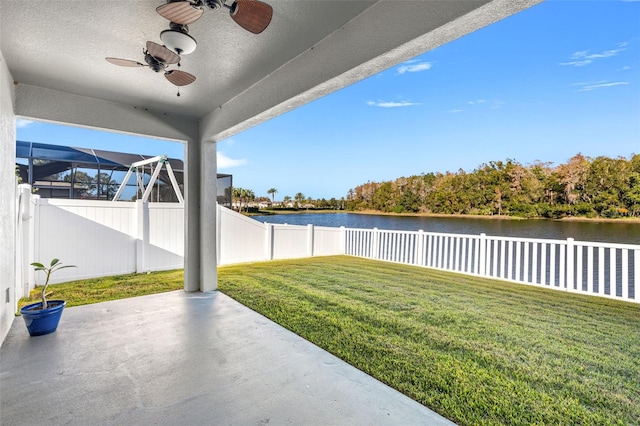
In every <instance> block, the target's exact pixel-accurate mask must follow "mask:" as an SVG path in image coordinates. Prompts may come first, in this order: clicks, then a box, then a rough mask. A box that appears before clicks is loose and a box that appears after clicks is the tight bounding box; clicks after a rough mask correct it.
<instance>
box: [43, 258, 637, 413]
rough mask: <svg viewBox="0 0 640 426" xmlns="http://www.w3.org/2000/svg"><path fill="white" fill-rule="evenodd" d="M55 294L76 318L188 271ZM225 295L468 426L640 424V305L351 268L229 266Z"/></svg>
mask: <svg viewBox="0 0 640 426" xmlns="http://www.w3.org/2000/svg"><path fill="white" fill-rule="evenodd" d="M50 288H51V289H52V291H53V292H54V294H52V295H51V298H65V299H67V300H68V305H69V306H74V305H78V304H82V303H94V302H96V301H100V300H107V299H115V298H121V297H131V296H134V295H141V294H149V293H154V292H160V291H168V290H173V289H179V288H182V271H172V272H165V273H152V274H142V275H126V276H119V277H110V278H105V279H99V280H87V281H84V282H77V283H69V284H61V285H55V286H51V287H50ZM219 288H220V290H221V291H223V292H224V293H226V294H228V295H229V296H231V297H233V298H234V299H236V300H238V301H240V302H241V303H243V304H245V305H247V306H249V307H251V308H252V309H254V310H256V311H258V312H260V313H262V314H264V315H265V316H267V317H269V318H271V319H273V320H274V321H276V322H278V323H279V324H281V325H283V326H284V327H286V328H288V329H290V330H292V331H294V332H295V333H297V334H299V335H301V336H303V337H305V338H306V339H308V340H310V341H312V342H314V343H315V344H317V345H318V346H321V347H323V348H325V349H326V350H328V351H330V352H332V353H334V354H335V355H337V356H339V357H340V358H342V359H344V360H346V361H347V362H349V363H350V364H352V365H354V366H356V367H358V368H359V369H361V370H363V371H365V372H367V373H368V374H370V375H372V376H374V377H376V378H378V379H379V380H381V381H383V382H385V383H387V384H389V385H390V386H392V387H394V388H396V389H398V390H400V391H401V392H403V393H405V394H407V395H409V396H410V397H412V398H414V399H415V400H417V401H419V402H421V403H422V404H424V405H426V406H428V407H430V408H431V409H433V410H435V411H437V412H439V413H440V414H442V415H444V416H445V417H447V418H449V419H451V420H453V421H455V422H457V423H459V424H462V425H465V424H467V425H476V424H584V425H588V424H640V305H636V304H631V303H624V302H618V301H613V300H608V299H602V298H597V297H586V296H577V295H573V294H567V293H564V292H557V291H550V290H542V289H538V288H534V287H529V286H525V285H518V284H509V283H505V282H500V281H491V280H486V279H480V278H473V277H469V276H464V275H456V274H450V273H444V272H438V271H433V270H428V269H423V268H417V267H409V266H402V265H396V264H390V263H383V262H375V261H369V260H364V259H358V258H352V257H346V256H339V257H324V258H322V257H321V258H312V259H302V260H289V261H274V262H266V263H255V264H245V265H238V266H226V267H221V268H219ZM80 301H81V303H79V302H80Z"/></svg>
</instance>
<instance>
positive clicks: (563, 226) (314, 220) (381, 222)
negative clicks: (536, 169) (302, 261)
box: [253, 213, 640, 244]
mask: <svg viewBox="0 0 640 426" xmlns="http://www.w3.org/2000/svg"><path fill="white" fill-rule="evenodd" d="M253 218H254V219H256V220H259V221H260V222H267V223H280V224H282V223H288V224H290V225H308V224H312V225H315V226H332V227H340V226H345V227H347V228H365V229H372V228H378V229H389V230H402V231H418V230H420V229H421V230H423V231H425V232H443V233H451V234H471V235H478V234H481V233H483V232H484V233H485V234H487V235H492V236H501V237H525V238H549V239H557V240H564V239H567V238H569V237H571V238H574V239H575V240H578V241H599V242H608V243H623V244H640V223H630V222H624V221H620V222H568V221H566V222H565V221H553V220H500V219H478V218H459V217H451V218H447V217H419V216H388V215H364V214H355V213H322V214H318V213H302V214H287V215H272V216H254V217H253Z"/></svg>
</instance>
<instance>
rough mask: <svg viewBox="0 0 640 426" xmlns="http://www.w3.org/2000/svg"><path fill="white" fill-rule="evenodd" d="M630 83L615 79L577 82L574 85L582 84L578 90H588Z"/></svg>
mask: <svg viewBox="0 0 640 426" xmlns="http://www.w3.org/2000/svg"><path fill="white" fill-rule="evenodd" d="M625 84H629V82H628V81H613V82H610V83H609V82H596V83H575V84H573V85H574V86H581V87H580V88H579V89H578V92H588V91H590V90H595V89H602V88H605V87H614V86H620V85H625Z"/></svg>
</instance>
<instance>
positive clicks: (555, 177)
mask: <svg viewBox="0 0 640 426" xmlns="http://www.w3.org/2000/svg"><path fill="white" fill-rule="evenodd" d="M347 209H349V210H352V211H361V210H377V211H380V212H394V213H419V212H422V213H443V214H469V215H507V216H518V217H526V218H536V217H541V218H562V217H570V216H580V217H603V218H618V217H639V216H640V154H634V155H632V156H631V157H630V158H629V159H627V158H624V157H618V158H609V157H605V156H600V157H596V158H590V157H585V156H583V155H582V154H577V155H575V156H574V157H572V158H571V159H570V160H569V161H568V162H567V163H566V164H560V165H558V166H553V165H552V164H551V163H542V162H536V163H534V164H532V165H527V166H524V165H522V164H520V163H518V162H516V161H515V160H512V159H507V160H506V161H491V162H489V163H488V164H482V165H480V166H479V167H478V168H476V169H475V170H473V171H471V172H465V171H464V170H458V172H456V173H451V172H446V173H426V174H421V175H419V176H409V177H400V178H398V179H396V180H394V181H385V182H367V183H365V184H363V185H359V186H357V187H356V188H354V189H351V190H349V193H348V195H347Z"/></svg>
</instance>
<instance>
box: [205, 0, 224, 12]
mask: <svg viewBox="0 0 640 426" xmlns="http://www.w3.org/2000/svg"><path fill="white" fill-rule="evenodd" d="M204 4H205V6H207V7H208V8H209V9H213V10H215V9H221V8H222V2H221V1H220V0H204Z"/></svg>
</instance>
